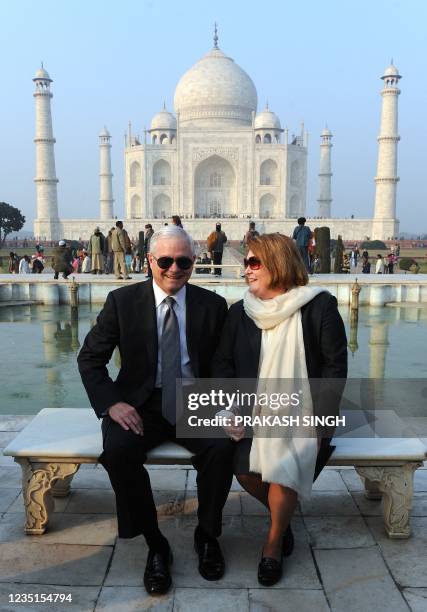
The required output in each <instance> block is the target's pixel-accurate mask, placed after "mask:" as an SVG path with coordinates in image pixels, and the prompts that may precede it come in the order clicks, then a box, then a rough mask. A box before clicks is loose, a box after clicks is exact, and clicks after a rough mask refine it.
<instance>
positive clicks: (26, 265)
mask: <svg viewBox="0 0 427 612" xmlns="http://www.w3.org/2000/svg"><path fill="white" fill-rule="evenodd" d="M30 262H31V259H30V258H29V256H28V255H24V257H23V258H22V259H21V261H20V262H19V274H30V272H31V270H30Z"/></svg>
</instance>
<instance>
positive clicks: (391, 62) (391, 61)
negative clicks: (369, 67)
mask: <svg viewBox="0 0 427 612" xmlns="http://www.w3.org/2000/svg"><path fill="white" fill-rule="evenodd" d="M390 64H391V65H392V66H394V64H393V58H391V60H390Z"/></svg>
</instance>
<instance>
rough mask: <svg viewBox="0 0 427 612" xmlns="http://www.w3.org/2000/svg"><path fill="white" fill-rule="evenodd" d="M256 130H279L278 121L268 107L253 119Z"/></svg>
mask: <svg viewBox="0 0 427 612" xmlns="http://www.w3.org/2000/svg"><path fill="white" fill-rule="evenodd" d="M255 129H256V130H280V129H281V125H280V119H279V117H278V116H277V115H276V113H273V111H271V110H270V109H269V108H268V106H267V107H266V108H265V109H264V110H263V111H262V113H258V115H257V116H256V117H255Z"/></svg>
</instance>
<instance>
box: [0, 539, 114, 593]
mask: <svg viewBox="0 0 427 612" xmlns="http://www.w3.org/2000/svg"><path fill="white" fill-rule="evenodd" d="M112 550H113V549H112V547H109V546H77V545H76V546H69V545H67V544H44V543H42V542H38V543H32V542H31V543H29V542H23V541H22V540H21V541H19V542H15V543H9V542H6V543H4V544H2V545H1V555H0V582H20V583H30V584H32V583H35V584H49V585H50V584H56V585H61V584H62V585H63V584H67V585H70V586H71V585H78V586H89V585H92V586H96V585H101V583H102V581H103V579H104V576H105V572H106V569H107V566H108V563H109V560H110V557H111V553H112Z"/></svg>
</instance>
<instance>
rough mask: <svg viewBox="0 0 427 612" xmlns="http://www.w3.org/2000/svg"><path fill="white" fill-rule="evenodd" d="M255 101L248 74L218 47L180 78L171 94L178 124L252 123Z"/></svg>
mask: <svg viewBox="0 0 427 612" xmlns="http://www.w3.org/2000/svg"><path fill="white" fill-rule="evenodd" d="M257 103H258V97H257V92H256V89H255V85H254V84H253V81H252V79H251V78H250V76H249V75H248V74H246V72H245V71H244V70H243V69H242V68H240V66H238V65H237V64H236V63H235V62H234V60H233V59H231V57H228V56H227V55H225V53H223V52H222V51H221V49H218V48H214V49H212V50H211V51H209V53H207V54H206V55H205V56H204V57H202V59H200V60H199V61H198V62H197V63H196V64H195V65H194V66H193V67H192V68H190V70H188V71H187V72H186V73H185V74H184V75H183V76H182V77H181V79H180V81H179V82H178V85H177V86H176V89H175V97H174V106H175V111H176V112H177V113H179V118H180V123H183V124H185V123H187V124H194V125H197V126H202V125H211V124H214V125H216V126H218V125H221V124H224V125H227V126H229V125H230V124H237V125H242V124H243V125H251V123H252V112H253V111H255V112H256V109H257Z"/></svg>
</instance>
